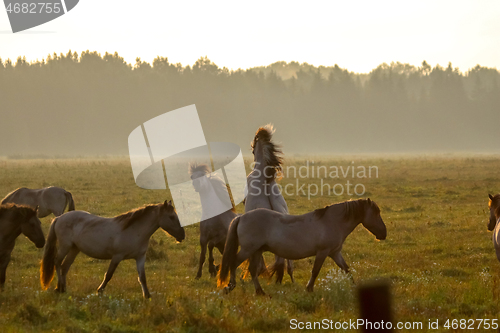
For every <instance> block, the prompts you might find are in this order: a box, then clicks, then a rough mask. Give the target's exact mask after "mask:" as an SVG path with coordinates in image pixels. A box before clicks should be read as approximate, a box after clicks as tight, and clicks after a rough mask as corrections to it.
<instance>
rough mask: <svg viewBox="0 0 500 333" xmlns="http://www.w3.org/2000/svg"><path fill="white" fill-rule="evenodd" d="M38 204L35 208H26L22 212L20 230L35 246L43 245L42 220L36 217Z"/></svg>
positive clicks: (40, 246)
mask: <svg viewBox="0 0 500 333" xmlns="http://www.w3.org/2000/svg"><path fill="white" fill-rule="evenodd" d="M37 212H38V206H36V208H35V209H27V210H25V212H24V213H23V217H24V220H23V221H22V222H21V232H22V233H23V235H25V236H26V237H28V239H29V240H30V241H32V242H33V243H34V244H35V246H36V247H37V248H42V247H43V246H44V245H45V236H44V235H43V230H42V222H40V220H39V219H38V217H37Z"/></svg>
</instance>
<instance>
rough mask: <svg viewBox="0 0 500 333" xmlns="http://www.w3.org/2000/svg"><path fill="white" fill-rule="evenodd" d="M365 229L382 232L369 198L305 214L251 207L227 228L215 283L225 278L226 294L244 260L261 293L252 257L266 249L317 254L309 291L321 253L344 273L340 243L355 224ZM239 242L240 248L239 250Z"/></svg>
mask: <svg viewBox="0 0 500 333" xmlns="http://www.w3.org/2000/svg"><path fill="white" fill-rule="evenodd" d="M360 223H361V224H363V226H364V227H365V228H366V229H368V230H369V231H370V232H371V233H372V234H374V235H375V236H376V238H377V239H378V240H383V239H385V238H386V236H387V229H386V227H385V224H384V222H383V221H382V217H381V216H380V209H379V207H378V206H377V204H376V203H375V202H373V201H371V200H370V199H359V200H355V201H345V202H342V203H337V204H333V205H330V206H326V207H325V208H321V209H317V210H315V211H313V212H310V213H307V214H304V215H287V214H283V213H279V212H274V211H271V210H268V209H256V210H253V211H251V212H248V213H245V214H243V215H241V216H239V217H236V218H235V219H234V220H233V222H231V225H230V227H229V232H228V235H227V241H226V248H225V250H224V254H223V256H222V263H221V268H220V271H219V280H218V286H219V287H222V286H224V285H225V284H226V283H227V278H228V274H229V272H230V273H231V278H230V281H229V283H228V284H227V286H226V287H225V291H226V293H228V292H230V291H231V290H233V289H234V288H235V286H236V279H235V276H236V275H235V274H236V268H237V267H238V266H239V265H240V264H241V263H242V262H243V261H244V260H246V259H248V258H253V261H250V267H249V270H250V274H251V275H252V280H253V283H254V286H255V292H256V293H257V294H258V295H264V291H263V290H262V288H261V286H260V284H259V280H258V275H257V268H258V267H257V266H258V265H256V264H255V262H256V259H258V258H259V257H260V256H262V252H263V251H270V252H272V253H274V254H276V255H278V256H280V257H283V258H287V259H293V260H297V259H303V258H307V257H311V256H316V259H315V260H314V266H313V269H312V273H311V278H310V280H309V282H308V283H307V291H309V292H312V291H313V288H314V282H315V280H316V277H317V276H318V273H319V271H320V269H321V266H322V265H323V262H324V261H325V259H326V257H327V256H329V257H330V258H332V259H333V260H334V261H335V263H336V264H337V265H338V266H339V267H340V268H341V269H342V270H343V271H344V272H345V273H349V266H348V265H347V264H346V262H345V260H344V258H343V257H342V253H341V250H342V244H343V243H344V241H345V239H346V237H347V236H348V235H349V234H350V233H351V232H352V231H353V230H354V229H355V228H356V227H357V226H358V224H360ZM238 246H241V249H240V251H239V252H237V251H238Z"/></svg>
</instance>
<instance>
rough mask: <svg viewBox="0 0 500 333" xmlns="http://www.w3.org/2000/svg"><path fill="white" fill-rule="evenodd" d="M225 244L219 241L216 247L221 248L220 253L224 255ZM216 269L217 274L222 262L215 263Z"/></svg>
mask: <svg viewBox="0 0 500 333" xmlns="http://www.w3.org/2000/svg"><path fill="white" fill-rule="evenodd" d="M224 245H225V244H224V243H219V244H217V245H216V246H215V247H216V248H217V249H218V250H219V253H220V254H221V255H223V254H224ZM214 269H215V275H217V272H218V271H219V270H220V264H218V265H215V266H214Z"/></svg>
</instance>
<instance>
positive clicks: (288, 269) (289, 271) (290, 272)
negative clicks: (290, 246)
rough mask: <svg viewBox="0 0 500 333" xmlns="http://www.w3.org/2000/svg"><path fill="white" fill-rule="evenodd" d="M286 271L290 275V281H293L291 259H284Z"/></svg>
mask: <svg viewBox="0 0 500 333" xmlns="http://www.w3.org/2000/svg"><path fill="white" fill-rule="evenodd" d="M286 264H287V265H286V271H287V273H288V275H290V279H291V280H292V283H295V280H294V278H293V260H288V259H287V260H286Z"/></svg>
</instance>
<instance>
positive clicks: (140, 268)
mask: <svg viewBox="0 0 500 333" xmlns="http://www.w3.org/2000/svg"><path fill="white" fill-rule="evenodd" d="M135 263H136V266H137V273H139V283H140V284H141V287H142V295H143V296H144V298H151V295H150V294H149V290H148V285H147V284H146V270H145V269H144V264H145V263H146V254H144V255H143V256H142V257H140V258H138V259H136V260H135Z"/></svg>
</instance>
